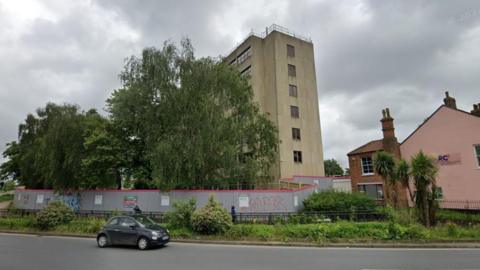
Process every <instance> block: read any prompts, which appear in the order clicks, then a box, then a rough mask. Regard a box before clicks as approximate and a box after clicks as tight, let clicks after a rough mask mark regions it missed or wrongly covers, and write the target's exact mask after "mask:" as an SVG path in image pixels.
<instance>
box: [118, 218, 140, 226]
mask: <svg viewBox="0 0 480 270" xmlns="http://www.w3.org/2000/svg"><path fill="white" fill-rule="evenodd" d="M136 224H137V223H136V222H135V220H133V219H131V218H120V226H122V227H130V226H133V225H136Z"/></svg>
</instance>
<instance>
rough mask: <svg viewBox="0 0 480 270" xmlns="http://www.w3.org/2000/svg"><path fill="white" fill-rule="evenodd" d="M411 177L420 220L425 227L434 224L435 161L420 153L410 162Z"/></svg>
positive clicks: (436, 169)
mask: <svg viewBox="0 0 480 270" xmlns="http://www.w3.org/2000/svg"><path fill="white" fill-rule="evenodd" d="M411 164H412V176H413V180H414V183H415V189H416V191H417V192H416V196H415V205H416V207H417V210H418V212H419V213H420V220H421V221H422V222H423V224H424V225H425V226H427V227H430V225H431V224H432V223H434V217H435V206H436V203H435V200H436V197H435V194H434V191H435V179H436V176H437V172H438V168H437V166H436V165H435V160H434V159H433V158H431V157H429V156H427V155H425V154H424V153H423V151H420V152H419V153H418V154H416V155H414V156H413V157H412V160H411Z"/></svg>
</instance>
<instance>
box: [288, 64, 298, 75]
mask: <svg viewBox="0 0 480 270" xmlns="http://www.w3.org/2000/svg"><path fill="white" fill-rule="evenodd" d="M288 76H291V77H296V76H297V68H296V67H295V66H294V65H290V64H288Z"/></svg>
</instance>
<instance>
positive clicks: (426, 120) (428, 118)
mask: <svg viewBox="0 0 480 270" xmlns="http://www.w3.org/2000/svg"><path fill="white" fill-rule="evenodd" d="M443 107H445V108H447V109H450V110H455V111H458V112H461V113H464V114H465V115H468V116H470V117H477V118H479V117H478V116H475V115H473V114H471V113H469V112H466V111H464V110H460V109H453V108H450V107H448V106H445V105H440V107H438V108H437V109H436V110H435V111H434V112H433V113H432V114H430V116H429V117H427V118H426V119H425V121H423V123H421V124H420V125H419V126H418V127H417V128H416V129H415V130H414V131H413V132H412V133H410V135H408V136H407V137H406V138H405V139H404V140H403V141H402V142H401V143H400V145H402V144H403V143H404V142H406V141H407V140H408V139H410V138H411V137H412V136H413V134H415V133H416V132H417V131H418V130H419V129H420V128H421V127H423V125H425V124H426V123H427V122H428V121H429V120H430V119H432V117H433V116H434V115H435V114H436V113H437V112H438V111H440V109H441V108H443ZM479 119H480V118H479Z"/></svg>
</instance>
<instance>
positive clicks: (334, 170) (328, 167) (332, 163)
mask: <svg viewBox="0 0 480 270" xmlns="http://www.w3.org/2000/svg"><path fill="white" fill-rule="evenodd" d="M323 165H324V167H325V175H326V176H334V175H343V169H342V167H341V166H340V164H338V161H336V160H335V159H333V158H332V159H327V160H325V161H324V162H323Z"/></svg>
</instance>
